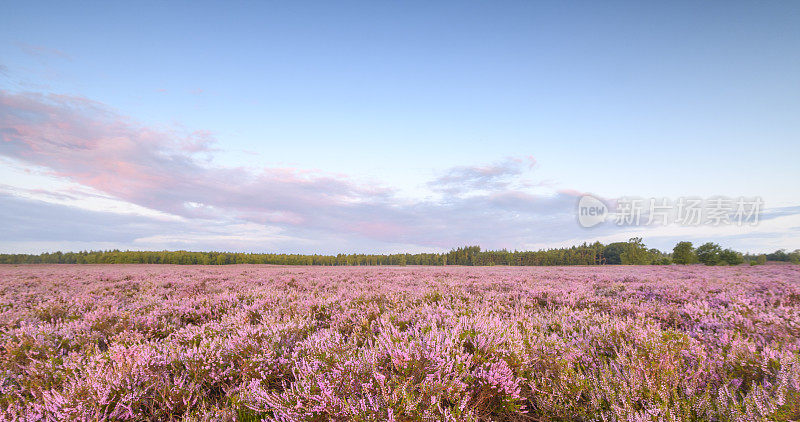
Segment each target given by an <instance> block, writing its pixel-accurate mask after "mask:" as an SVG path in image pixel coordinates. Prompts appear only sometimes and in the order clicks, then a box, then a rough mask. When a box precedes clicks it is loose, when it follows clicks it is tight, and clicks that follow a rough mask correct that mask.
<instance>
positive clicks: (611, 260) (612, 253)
mask: <svg viewBox="0 0 800 422" xmlns="http://www.w3.org/2000/svg"><path fill="white" fill-rule="evenodd" d="M627 245H628V242H614V243H609V244H608V245H606V247H604V248H603V258H605V260H606V264H609V265H619V264H622V259H621V258H620V256H621V255H622V253H623V252H625V248H626V247H627Z"/></svg>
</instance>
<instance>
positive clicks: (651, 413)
mask: <svg viewBox="0 0 800 422" xmlns="http://www.w3.org/2000/svg"><path fill="white" fill-rule="evenodd" d="M0 345H1V346H2V347H0V419H3V420H24V421H36V420H53V421H61V420H81V421H89V420H91V421H96V420H183V421H201V420H203V421H210V420H280V421H294V420H301V421H305V420H314V421H321V420H359V421H384V420H388V421H409V420H447V421H465V420H466V421H469V420H496V421H501V420H519V421H525V420H533V421H689V420H707V421H764V420H772V421H789V420H797V419H800V267H799V266H793V265H766V266H755V267H705V266H680V267H676V266H669V267H655V266H648V267H628V266H625V267H622V266H620V267H512V268H507V267H391V268H388V267H277V266H225V267H204V266H197V267H186V266H181V267H178V266H166V265H164V266H148V265H136V266H125V265H117V266H66V265H64V266H57V265H54V266H48V265H41V266H2V267H0Z"/></svg>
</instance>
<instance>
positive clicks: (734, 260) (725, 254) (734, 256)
mask: <svg viewBox="0 0 800 422" xmlns="http://www.w3.org/2000/svg"><path fill="white" fill-rule="evenodd" d="M719 259H720V261H722V262H725V263H727V264H728V265H739V264H741V263H742V262H744V258H743V257H742V254H740V253H739V252H736V251H734V250H732V249H725V250H723V251H720V253H719Z"/></svg>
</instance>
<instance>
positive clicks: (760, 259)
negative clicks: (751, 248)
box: [756, 254, 767, 265]
mask: <svg viewBox="0 0 800 422" xmlns="http://www.w3.org/2000/svg"><path fill="white" fill-rule="evenodd" d="M766 263H767V256H766V255H764V254H761V255H759V256H758V257H757V258H756V264H758V265H764V264H766Z"/></svg>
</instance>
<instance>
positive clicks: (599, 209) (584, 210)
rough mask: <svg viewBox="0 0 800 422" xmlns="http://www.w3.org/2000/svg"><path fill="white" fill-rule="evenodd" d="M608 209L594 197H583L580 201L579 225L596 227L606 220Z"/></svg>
mask: <svg viewBox="0 0 800 422" xmlns="http://www.w3.org/2000/svg"><path fill="white" fill-rule="evenodd" d="M606 215H608V207H606V204H604V203H603V201H601V200H599V199H597V198H595V197H594V196H592V195H583V196H581V199H580V200H578V223H579V224H580V225H581V226H583V227H594V226H596V225H598V224H600V223H602V222H604V221H605V220H606Z"/></svg>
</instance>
